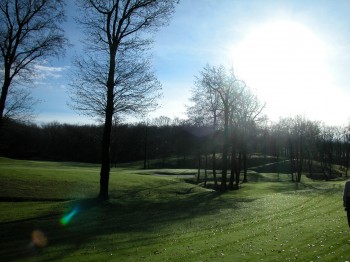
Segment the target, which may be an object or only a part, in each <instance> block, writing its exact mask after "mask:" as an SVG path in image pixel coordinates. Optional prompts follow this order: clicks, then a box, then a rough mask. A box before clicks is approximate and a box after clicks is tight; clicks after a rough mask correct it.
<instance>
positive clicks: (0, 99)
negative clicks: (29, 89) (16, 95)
mask: <svg viewBox="0 0 350 262" xmlns="http://www.w3.org/2000/svg"><path fill="white" fill-rule="evenodd" d="M10 83H11V80H10V70H9V69H7V68H5V76H4V84H3V85H2V88H1V96H0V128H1V127H2V124H3V119H4V112H5V104H6V98H7V94H8V90H9V87H10Z"/></svg>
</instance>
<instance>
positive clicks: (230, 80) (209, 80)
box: [197, 65, 246, 190]
mask: <svg viewBox="0 0 350 262" xmlns="http://www.w3.org/2000/svg"><path fill="white" fill-rule="evenodd" d="M197 85H201V86H203V87H205V89H206V90H209V91H210V92H208V94H210V93H214V94H216V98H217V99H218V103H219V109H216V108H215V110H218V111H220V112H222V117H223V120H222V123H223V133H224V142H223V149H222V174H221V190H226V189H227V169H228V150H229V145H230V136H229V135H230V132H229V131H230V130H229V128H230V125H229V123H230V114H231V113H232V110H235V108H236V107H235V104H236V103H238V99H239V97H240V96H241V94H242V92H243V90H244V89H245V87H246V85H245V83H244V82H243V81H241V80H238V79H237V78H236V76H235V74H234V72H233V69H232V68H231V69H230V70H226V68H225V67H224V66H219V67H211V66H209V65H207V66H206V67H205V68H204V70H203V71H202V72H201V73H200V77H198V79H197ZM214 97H215V96H214ZM214 101H215V100H214Z"/></svg>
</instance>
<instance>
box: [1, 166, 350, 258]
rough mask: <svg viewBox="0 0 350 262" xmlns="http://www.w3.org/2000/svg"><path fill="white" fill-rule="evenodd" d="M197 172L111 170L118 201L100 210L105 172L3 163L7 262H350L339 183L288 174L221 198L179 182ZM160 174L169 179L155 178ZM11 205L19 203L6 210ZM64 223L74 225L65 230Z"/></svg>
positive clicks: (349, 240) (112, 191)
mask: <svg viewBox="0 0 350 262" xmlns="http://www.w3.org/2000/svg"><path fill="white" fill-rule="evenodd" d="M193 172H195V171H194V170H177V171H173V173H172V170H145V171H144V170H140V169H139V168H136V169H133V168H132V166H130V165H129V166H128V167H127V168H126V167H122V168H119V169H113V172H112V174H111V181H110V194H111V199H110V200H109V201H107V202H98V201H96V200H95V197H96V196H97V193H98V192H97V190H98V179H99V177H98V174H99V167H98V166H94V165H91V166H84V165H80V164H74V163H47V162H26V161H12V160H5V159H0V183H1V185H4V186H3V190H1V191H0V194H1V197H2V199H4V200H3V201H2V202H1V203H0V208H1V212H0V222H1V223H0V230H1V232H2V234H1V236H0V257H1V258H3V259H5V260H13V259H21V260H27V261H62V260H63V261H101V260H102V261H218V260H220V261H291V260H293V261H298V260H299V261H346V260H349V259H350V255H349V252H348V250H349V248H350V234H349V233H350V232H349V228H348V226H347V222H346V216H345V212H344V211H343V209H342V203H341V194H342V182H339V181H337V182H334V181H333V182H314V181H311V180H309V179H306V178H304V177H303V183H302V184H299V185H298V186H296V185H295V184H294V183H291V182H290V178H289V176H288V175H286V174H280V175H279V176H278V175H277V174H272V173H271V174H264V173H263V174H261V173H257V172H251V173H250V175H249V177H248V178H249V181H251V182H249V183H246V184H242V188H241V189H240V190H238V191H232V192H227V193H217V192H214V191H212V190H208V189H204V188H201V187H198V186H196V185H195V184H188V183H185V182H184V180H183V179H181V178H178V177H177V176H178V175H179V174H191V173H193ZM159 173H162V174H168V175H169V176H153V175H152V174H159ZM170 174H174V175H175V176H171V175H170ZM256 178H259V179H256ZM11 198H15V199H16V201H18V202H8V200H9V199H11ZM26 198H27V199H28V200H31V201H25V200H26ZM6 199H7V200H6ZM40 199H42V200H43V201H40ZM74 210H75V211H74ZM73 213H74V214H73ZM70 214H73V215H70ZM65 217H66V218H67V217H69V219H67V221H68V220H69V221H68V222H67V223H65V224H64V223H62V219H63V218H65ZM33 232H35V233H36V235H39V236H41V235H43V238H44V240H45V241H47V242H45V241H44V243H45V246H43V247H40V246H36V245H37V244H35V243H36V241H33V240H32V238H33ZM39 243H40V242H39Z"/></svg>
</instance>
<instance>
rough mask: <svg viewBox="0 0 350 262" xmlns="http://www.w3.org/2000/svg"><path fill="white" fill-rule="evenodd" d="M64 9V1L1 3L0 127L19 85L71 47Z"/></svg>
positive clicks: (4, 1) (7, 1)
mask: <svg viewBox="0 0 350 262" xmlns="http://www.w3.org/2000/svg"><path fill="white" fill-rule="evenodd" d="M63 8H64V3H63V0H41V1H39V0H38V1H32V0H2V1H1V2H0V50H1V56H0V59H1V66H0V73H1V77H0V79H1V96H0V125H1V123H2V121H3V117H4V112H5V107H6V99H7V96H8V94H9V92H10V88H11V89H12V88H13V86H14V84H15V82H19V83H23V82H27V81H29V80H30V79H31V78H32V75H33V74H34V72H35V67H34V65H35V63H36V62H39V61H40V60H44V59H47V58H48V57H51V56H59V55H61V54H62V52H63V50H64V47H65V45H66V44H67V40H66V38H65V37H64V34H63V31H62V29H61V23H62V22H63V21H64V19H65V16H64V13H63ZM17 102H18V101H17ZM15 104H16V105H17V106H18V105H19V104H18V103H15ZM10 105H11V104H10ZM27 105H28V104H27ZM12 106H13V104H12ZM25 108H26V107H25V106H24V107H23V108H22V109H25ZM9 111H10V110H9ZM12 112H13V110H12Z"/></svg>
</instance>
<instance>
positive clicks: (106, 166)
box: [98, 47, 116, 200]
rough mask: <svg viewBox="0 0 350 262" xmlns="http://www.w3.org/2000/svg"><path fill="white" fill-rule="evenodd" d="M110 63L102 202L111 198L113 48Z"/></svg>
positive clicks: (114, 56) (103, 143) (103, 147)
mask: <svg viewBox="0 0 350 262" xmlns="http://www.w3.org/2000/svg"><path fill="white" fill-rule="evenodd" d="M110 51H111V52H110V61H109V72H108V80H107V105H106V115H105V124H104V128H103V137H102V164H101V172H100V193H99V196H98V198H99V199H101V200H107V199H108V198H109V193H108V184H109V172H110V166H109V164H110V146H111V132H112V120H113V113H114V94H113V93H114V74H115V59H116V48H113V47H111V50H110Z"/></svg>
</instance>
